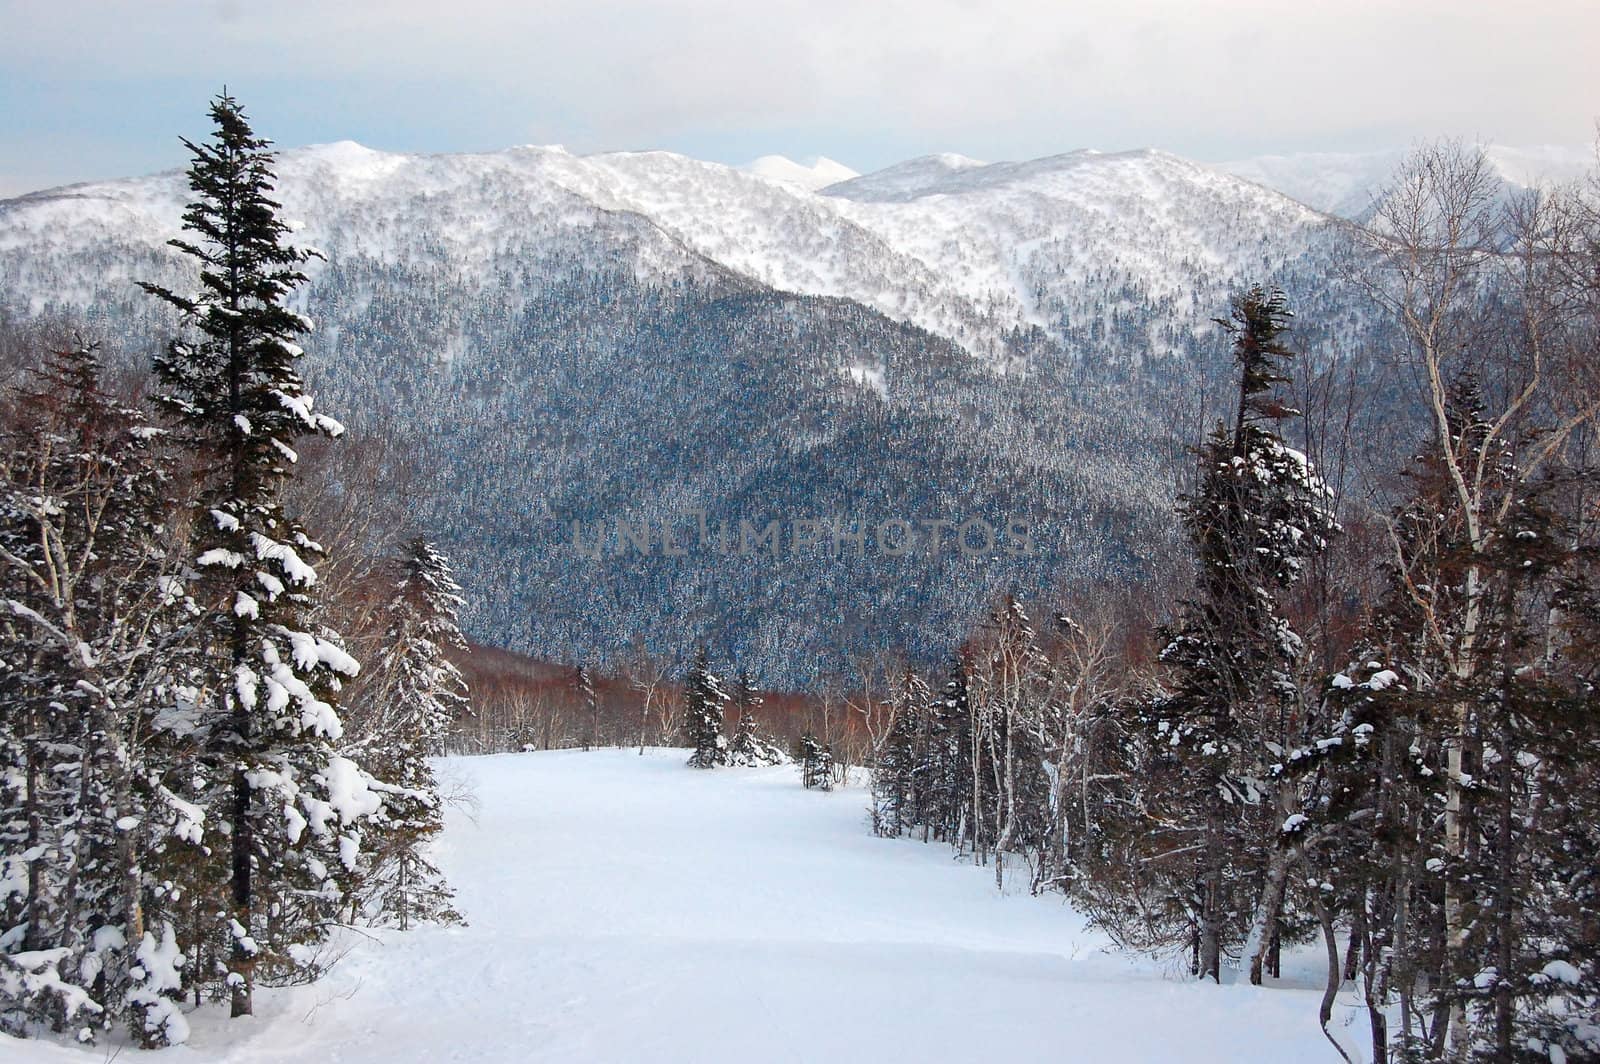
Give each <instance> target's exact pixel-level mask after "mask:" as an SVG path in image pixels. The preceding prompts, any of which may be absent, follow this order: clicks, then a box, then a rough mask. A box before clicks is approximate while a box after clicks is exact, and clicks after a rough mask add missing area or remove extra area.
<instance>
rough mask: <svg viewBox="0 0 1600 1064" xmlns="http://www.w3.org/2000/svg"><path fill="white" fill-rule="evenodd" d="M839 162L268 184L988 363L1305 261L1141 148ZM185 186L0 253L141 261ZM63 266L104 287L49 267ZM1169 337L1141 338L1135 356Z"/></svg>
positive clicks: (466, 257) (523, 153)
mask: <svg viewBox="0 0 1600 1064" xmlns="http://www.w3.org/2000/svg"><path fill="white" fill-rule="evenodd" d="M849 173H851V172H850V171H849V170H848V168H846V167H843V166H841V165H840V164H838V163H835V162H833V161H831V160H827V159H818V160H817V161H816V162H814V163H811V164H810V165H809V166H807V165H803V164H800V163H796V162H794V161H793V160H790V159H787V158H784V157H781V156H769V157H766V158H765V159H761V160H757V161H756V162H755V163H753V164H751V165H750V166H749V167H746V168H735V167H731V166H725V165H722V164H719V163H711V162H703V161H700V160H696V159H692V158H689V157H687V156H684V155H679V154H675V153H672V152H666V151H640V152H610V153H604V154H596V155H587V156H581V155H574V154H572V153H570V152H568V151H566V150H565V149H564V148H560V147H537V146H522V147H516V148H510V149H506V150H504V151H499V152H489V153H480V154H470V155H413V154H403V153H395V152H384V151H378V150H375V149H372V148H368V147H365V146H363V145H361V144H357V143H355V142H353V141H340V142H336V143H332V144H320V145H313V146H310V147H306V148H299V149H292V150H286V151H284V152H282V153H281V154H280V156H279V160H278V176H279V181H278V189H279V191H278V195H279V198H280V199H281V201H282V202H283V204H284V206H285V208H286V210H287V211H288V212H289V217H291V218H294V219H305V221H306V228H305V231H304V233H303V236H302V237H301V239H303V240H304V241H306V242H308V243H311V244H313V245H315V246H317V247H319V248H322V249H324V250H325V251H327V252H328V253H329V254H330V256H332V257H333V258H334V259H335V260H337V259H338V258H339V257H340V256H357V257H361V258H366V259H372V260H376V261H380V262H385V263H390V264H395V265H427V266H432V265H434V264H436V263H438V262H439V261H441V260H444V261H448V262H449V263H451V265H452V268H454V269H456V270H458V271H459V275H460V277H461V279H462V282H463V283H464V284H467V285H469V286H471V287H474V288H476V287H478V286H484V285H494V284H497V283H500V282H501V281H503V280H504V278H505V276H506V275H507V271H513V272H515V271H516V270H520V269H522V268H524V267H525V266H527V265H528V264H531V263H535V262H539V261H545V260H553V257H556V256H559V257H563V258H566V259H569V260H572V261H577V262H589V263H593V264H595V265H596V267H597V268H599V264H602V263H608V264H611V266H618V265H621V266H623V267H624V268H628V269H630V270H631V271H632V272H633V273H634V275H635V276H636V277H638V278H640V279H648V278H669V277H678V276H682V275H684V274H685V273H686V272H687V273H693V274H695V275H696V276H699V275H700V274H701V272H703V271H705V270H706V269H708V268H718V269H721V270H725V271H729V272H731V273H733V274H737V275H740V276H743V277H745V278H748V279H749V280H751V281H754V282H756V283H758V284H761V285H763V286H766V287H769V288H774V289H778V290H781V291H789V292H797V293H801V294H805V295H813V296H827V297H838V298H843V299H849V300H853V301H855V302H858V303H860V304H862V305H864V306H867V307H870V308H872V309H874V310H877V311H879V312H881V313H883V314H885V315H886V316H888V317H889V318H891V319H892V320H894V321H897V322H903V323H909V324H912V325H916V326H918V327H920V328H923V329H926V330H928V331H929V332H932V333H934V334H935V335H938V336H942V337H945V338H947V339H949V340H952V341H954V342H955V343H957V344H959V345H960V346H962V347H964V348H965V349H966V350H968V351H969V352H970V353H972V354H973V355H975V356H977V357H979V358H980V359H983V360H985V361H989V362H992V363H994V364H995V365H997V366H1004V365H1005V364H1006V361H1007V359H1009V358H1010V357H1012V355H1013V354H1014V350H1013V346H1012V344H1013V340H1012V339H1011V338H1012V337H1014V335H1015V334H1016V333H1017V330H1019V329H1022V330H1028V329H1032V328H1037V329H1041V330H1043V331H1044V332H1045V333H1046V334H1047V335H1049V336H1051V337H1053V338H1054V339H1056V340H1057V341H1060V342H1063V343H1066V344H1068V345H1069V346H1076V342H1075V341H1073V339H1072V336H1071V335H1070V334H1074V333H1076V334H1078V335H1079V336H1092V335H1095V334H1098V333H1103V332H1104V331H1105V330H1106V329H1109V328H1112V327H1114V326H1115V324H1116V322H1115V321H1114V320H1113V317H1114V315H1115V313H1116V310H1117V308H1118V307H1119V306H1120V305H1121V304H1122V303H1124V302H1125V301H1127V300H1128V299H1129V298H1134V297H1136V298H1137V299H1140V300H1143V299H1146V298H1155V299H1160V300H1167V299H1171V300H1178V299H1179V297H1180V296H1183V297H1184V298H1183V300H1182V302H1183V303H1184V305H1188V303H1189V297H1188V295H1186V294H1187V293H1193V294H1194V298H1195V300H1196V301H1197V302H1198V304H1201V305H1205V306H1215V305H1217V304H1218V303H1219V301H1221V300H1223V299H1224V298H1225V295H1226V292H1227V290H1228V289H1229V288H1230V287H1232V286H1236V285H1237V284H1238V283H1240V282H1242V281H1245V280H1249V279H1256V278H1258V277H1259V276H1260V275H1261V274H1262V272H1263V271H1264V270H1265V271H1271V270H1272V269H1275V268H1277V266H1279V265H1281V264H1282V263H1283V262H1285V261H1286V260H1287V259H1288V258H1291V257H1293V256H1295V255H1298V254H1300V253H1302V252H1303V250H1304V248H1305V246H1306V242H1307V241H1308V240H1309V239H1311V237H1310V235H1309V234H1311V233H1312V232H1314V231H1315V230H1316V229H1318V228H1319V227H1320V226H1321V225H1322V224H1323V222H1324V219H1323V218H1322V216H1320V215H1318V214H1316V213H1315V212H1314V211H1311V210H1308V209H1306V208H1304V207H1302V206H1301V205H1299V204H1297V203H1295V202H1294V201H1293V200H1291V199H1289V198H1287V197H1285V196H1283V195H1282V194H1279V193H1276V192H1273V191H1270V190H1268V189H1266V188H1263V187H1261V186H1259V185H1256V184H1251V183H1250V182H1249V181H1246V180H1242V179H1240V178H1238V177H1234V176H1232V175H1229V174H1225V173H1223V172H1221V171H1219V170H1216V169H1213V168H1207V167H1203V166H1200V165H1198V164H1196V163H1193V162H1190V161H1188V160H1186V159H1182V158H1179V157H1178V156H1175V155H1171V154H1168V153H1166V152H1160V151H1149V150H1145V151H1131V152H1117V153H1100V152H1096V151H1088V150H1083V151H1074V152H1069V153H1066V154H1062V155H1055V156H1050V157H1047V158H1043V159H1035V160H1030V161H1024V162H998V163H984V162H981V161H979V160H976V159H972V158H968V157H966V156H962V155H955V154H943V155H929V156H924V157H922V158H919V159H912V160H909V161H907V162H904V163H901V164H899V165H896V166H892V167H889V168H888V169H885V170H880V171H877V172H876V173H873V174H868V175H866V176H853V177H848V178H847V179H845V180H842V181H835V180H834V179H835V178H838V177H841V176H843V175H846V174H849ZM187 195H188V194H187V189H186V188H185V184H184V179H183V175H182V174H181V173H180V172H178V171H171V172H168V173H166V174H159V175H155V176H152V177H147V178H138V179H132V180H128V181H119V182H107V183H101V184H98V185H93V186H82V187H79V188H75V189H72V190H65V191H58V192H57V193H55V194H54V202H53V203H47V202H46V201H47V200H49V199H50V198H51V197H50V194H48V193H42V194H36V195H35V196H34V197H29V198H28V199H25V200H17V201H11V202H10V203H8V204H7V209H6V210H5V211H3V212H0V248H5V247H7V246H9V247H12V248H15V249H17V250H18V252H19V253H20V252H21V251H22V249H24V248H26V247H29V246H33V247H35V248H42V249H47V248H52V247H53V248H55V249H57V250H58V251H59V252H60V253H62V254H64V255H65V256H67V257H72V256H75V255H79V254H83V253H87V252H88V251H89V249H91V248H93V247H95V246H101V245H104V244H107V243H110V244H120V245H122V246H123V247H124V248H127V249H130V250H131V249H133V248H142V249H147V251H146V252H145V253H151V252H153V253H156V254H162V253H163V252H162V251H161V249H162V247H163V245H164V242H165V240H166V239H167V238H168V237H170V236H171V235H172V234H174V233H176V232H177V231H178V228H179V226H180V225H181V215H182V209H183V204H184V202H185V201H186V199H187ZM47 254H49V253H48V252H47ZM28 257H29V256H27V255H24V256H23V258H25V259H26V258H28ZM122 259H123V260H126V259H127V256H126V255H124V256H122ZM20 261H21V260H19V262H20ZM119 261H121V260H119ZM4 266H5V264H4V263H3V262H0V270H3V268H4ZM45 273H46V271H41V270H40V269H39V268H38V265H37V263H34V264H33V265H29V266H27V267H25V268H24V267H21V266H20V265H19V268H18V271H17V282H16V285H15V287H16V289H17V290H16V291H15V292H14V293H13V294H14V295H15V296H16V297H17V298H20V299H24V300H27V301H28V302H29V304H30V305H40V306H43V305H47V304H48V303H50V302H51V301H52V300H55V299H58V298H60V295H61V293H60V290H59V288H56V287H52V283H51V282H49V281H47V280H46V276H45ZM61 273H62V276H63V278H65V277H66V275H67V274H68V273H71V274H72V277H71V280H72V283H73V284H74V285H84V284H88V285H95V284H99V283H101V282H97V281H95V280H94V279H93V277H92V275H89V274H85V273H83V272H82V271H72V270H68V269H67V268H66V266H65V264H64V263H63V266H62V270H61ZM0 280H5V277H4V276H3V275H0ZM1130 293H1131V294H1132V296H1131V297H1130ZM74 298H76V297H74ZM79 301H80V302H89V301H90V300H89V299H88V298H87V297H86V298H84V299H82V300H79ZM1097 323H1098V324H1097ZM1193 326H1194V327H1195V328H1202V327H1205V320H1204V316H1203V315H1202V316H1197V317H1196V319H1195V322H1194V323H1193ZM1189 327H1190V323H1188V322H1185V323H1183V324H1182V325H1181V326H1180V328H1179V334H1181V333H1182V332H1183V331H1184V330H1186V329H1188V328H1189ZM1179 343H1181V339H1179V340H1172V339H1170V338H1153V339H1152V342H1151V349H1150V351H1148V352H1146V353H1145V354H1148V355H1150V356H1155V357H1161V356H1163V355H1166V354H1170V353H1172V352H1173V351H1175V350H1176V347H1175V346H1174V345H1175V344H1179ZM1140 357H1144V355H1141V356H1140Z"/></svg>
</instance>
